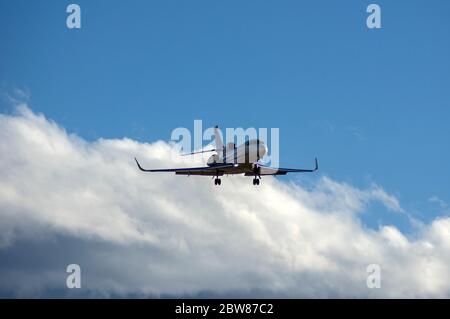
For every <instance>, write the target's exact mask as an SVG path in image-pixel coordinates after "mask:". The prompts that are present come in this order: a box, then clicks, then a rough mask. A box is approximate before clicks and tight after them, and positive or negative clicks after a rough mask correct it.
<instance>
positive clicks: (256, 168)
mask: <svg viewBox="0 0 450 319" xmlns="http://www.w3.org/2000/svg"><path fill="white" fill-rule="evenodd" d="M214 139H215V144H216V148H215V149H212V150H206V151H199V152H193V153H189V154H184V155H193V154H199V153H206V152H215V154H213V155H211V156H210V157H209V159H208V161H207V163H206V165H207V166H204V167H191V168H164V169H144V168H142V166H141V165H140V164H139V162H138V160H137V159H136V158H134V160H135V161H136V164H137V166H138V168H139V169H140V170H141V171H143V172H174V173H175V174H176V175H187V176H190V175H200V176H213V177H215V179H214V185H220V184H221V180H220V178H219V176H223V175H229V174H230V175H233V174H244V176H253V177H254V178H253V185H259V180H260V179H261V176H266V175H286V174H287V173H304V172H315V171H317V170H318V169H319V165H318V163H317V158H316V159H315V164H316V166H315V168H314V169H297V168H275V167H269V166H265V165H262V164H261V163H259V160H260V159H261V158H262V157H263V156H264V155H266V154H267V152H268V149H267V146H266V144H265V143H264V142H263V141H260V140H259V139H254V140H249V141H246V142H245V143H244V144H241V145H240V146H238V147H236V146H235V144H234V143H228V144H227V145H226V146H224V145H223V142H222V136H221V134H220V130H219V127H218V126H216V127H215V128H214Z"/></svg>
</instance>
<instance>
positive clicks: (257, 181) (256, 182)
mask: <svg viewBox="0 0 450 319" xmlns="http://www.w3.org/2000/svg"><path fill="white" fill-rule="evenodd" d="M253 185H259V179H258V178H256V177H255V178H254V179H253Z"/></svg>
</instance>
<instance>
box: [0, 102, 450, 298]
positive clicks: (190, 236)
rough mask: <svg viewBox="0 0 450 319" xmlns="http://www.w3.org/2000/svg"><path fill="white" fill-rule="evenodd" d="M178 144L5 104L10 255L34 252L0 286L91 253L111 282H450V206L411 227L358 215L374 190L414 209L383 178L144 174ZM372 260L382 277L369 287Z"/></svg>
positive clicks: (237, 286)
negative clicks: (356, 183) (92, 133)
mask: <svg viewBox="0 0 450 319" xmlns="http://www.w3.org/2000/svg"><path fill="white" fill-rule="evenodd" d="M171 152H173V150H172V149H171V147H170V146H169V145H168V144H166V143H164V142H155V143H152V144H145V143H138V142H136V141H133V140H130V139H122V140H107V139H100V140H98V141H95V142H87V141H85V140H83V139H81V138H79V137H77V136H75V135H71V134H68V133H67V132H65V131H64V130H63V129H62V128H61V127H59V126H58V125H57V124H56V123H54V122H51V121H49V120H47V119H46V118H45V117H44V116H43V115H36V114H34V113H33V112H31V111H30V110H29V109H28V108H27V107H26V106H25V105H23V106H21V107H20V108H19V114H18V115H16V116H12V115H0V154H1V156H0V247H1V248H0V256H2V254H3V256H14V261H17V260H22V261H23V259H24V258H25V259H26V263H23V264H19V263H18V262H17V264H14V263H12V262H9V263H6V262H3V261H2V262H1V264H0V267H1V268H0V269H1V273H0V291H3V292H4V293H5V291H6V292H8V291H10V293H13V294H14V293H17V294H20V295H25V296H28V295H30V294H31V295H33V294H39V293H43V292H44V291H45V290H51V289H57V288H58V287H59V288H61V287H60V286H59V285H64V284H65V278H62V279H61V280H58V278H59V277H58V276H60V275H59V273H58V272H61V273H62V274H63V275H64V270H65V268H64V266H61V265H60V264H59V263H66V264H69V263H80V265H81V266H82V269H84V270H83V276H85V277H86V278H87V279H86V280H85V284H84V286H83V287H85V289H89V291H97V292H99V293H101V294H106V295H108V294H112V293H116V294H125V295H126V294H130V293H143V294H156V295H161V294H172V295H179V294H194V295H195V294H197V293H200V292H203V291H209V292H212V293H216V294H231V295H233V294H237V293H239V294H244V295H245V294H246V293H247V294H250V295H251V294H253V293H255V291H259V292H262V293H263V294H266V295H278V296H292V297H327V296H333V297H353V296H354V297H428V296H430V297H446V296H447V297H448V296H449V292H450V289H449V287H450V281H449V274H450V271H449V269H448V267H447V265H448V263H449V262H450V250H449V247H450V235H449V234H450V219H449V218H444V217H442V218H438V219H436V220H434V221H433V222H432V223H431V224H430V225H425V226H424V227H423V228H421V229H420V230H419V231H418V233H417V234H415V237H414V239H411V238H407V237H406V236H405V235H404V234H402V233H401V232H400V231H399V230H398V229H397V228H395V227H394V226H392V225H386V226H382V227H380V229H379V230H377V231H375V230H371V229H367V228H366V227H364V226H363V225H362V223H361V222H360V220H359V217H358V214H359V213H360V212H363V211H365V210H367V209H368V207H370V203H371V202H374V201H375V202H380V203H382V204H383V205H385V206H386V207H387V208H388V209H389V210H392V211H396V212H403V209H402V208H401V206H400V203H399V201H398V200H397V199H396V198H395V197H394V196H392V195H390V194H388V193H386V192H385V191H384V190H383V188H382V187H380V186H378V185H375V184H374V185H372V186H371V187H369V188H368V189H364V190H361V189H357V188H355V187H352V186H350V185H348V184H345V183H339V182H336V181H333V180H331V179H330V178H327V177H323V178H320V179H319V180H318V182H317V184H316V185H315V187H313V189H311V190H310V189H306V188H304V187H301V186H299V185H295V184H292V183H291V184H287V183H283V182H280V181H278V180H276V179H275V178H270V177H266V178H264V179H263V183H262V185H260V186H258V187H254V186H253V185H252V184H251V181H250V180H249V179H248V178H245V177H240V176H235V177H232V178H228V179H227V178H225V179H224V181H223V182H222V186H220V187H217V186H214V185H213V183H212V182H211V181H210V180H208V178H202V177H189V178H187V177H179V176H174V175H171V174H144V173H141V172H139V171H138V170H137V169H136V167H135V163H134V161H133V157H134V156H137V157H138V158H139V159H141V161H142V162H143V164H144V163H145V165H146V166H148V167H165V166H172V165H174V163H172V162H167V160H166V159H171V158H173V156H170V155H171ZM61 238H64V239H61ZM30 247H35V248H33V249H32V251H33V253H30V249H31V248H30ZM52 249H53V250H52ZM21 254H23V255H25V256H23V258H22V259H21V258H19V257H17V256H18V255H20V256H22V255H21ZM36 254H37V256H39V257H37V256H36ZM33 256H34V257H33ZM53 259H57V262H55V263H52V262H50V260H53ZM74 259H77V260H74ZM43 260H45V266H42V267H41V268H42V269H41V268H40V267H37V266H35V267H33V266H32V265H38V264H39V265H40V264H41V263H44V261H43ZM78 260H79V261H78ZM372 263H376V264H379V265H380V266H381V269H382V288H381V289H368V288H367V287H366V276H367V273H366V267H367V265H369V264H372ZM24 264H27V265H28V268H27V267H26V266H25V265H24ZM30 265H31V266H30ZM83 265H84V266H83ZM60 266H61V267H60ZM58 267H60V268H58ZM83 267H84V268H83ZM86 268H87V269H86ZM83 278H84V277H83Z"/></svg>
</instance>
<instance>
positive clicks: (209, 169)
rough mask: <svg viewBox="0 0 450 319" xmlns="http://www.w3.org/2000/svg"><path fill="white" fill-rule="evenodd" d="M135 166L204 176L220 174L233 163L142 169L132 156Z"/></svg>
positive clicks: (156, 170)
mask: <svg viewBox="0 0 450 319" xmlns="http://www.w3.org/2000/svg"><path fill="white" fill-rule="evenodd" d="M134 160H135V161H136V164H137V166H138V167H139V169H140V170H141V171H143V172H174V173H175V174H177V175H206V176H222V175H223V174H224V173H226V170H227V169H230V168H233V167H235V164H233V163H226V164H217V165H214V166H204V167H188V168H163V169H144V168H142V166H141V165H140V164H139V162H138V160H137V159H136V158H134Z"/></svg>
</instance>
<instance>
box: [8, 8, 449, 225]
mask: <svg viewBox="0 0 450 319" xmlns="http://www.w3.org/2000/svg"><path fill="white" fill-rule="evenodd" d="M69 3H70V2H65V1H34V2H30V1H7V2H6V1H3V2H2V3H1V4H0V39H1V41H2V45H1V50H0V89H1V91H2V93H5V94H9V93H11V92H13V90H14V89H15V88H20V89H22V90H25V91H27V92H29V94H30V101H29V102H30V106H31V107H32V109H33V110H34V111H37V112H42V113H44V114H45V115H46V116H47V117H49V118H52V119H53V120H55V121H56V122H57V123H59V124H61V125H62V126H64V127H65V128H66V129H67V130H68V131H69V132H75V133H77V134H78V135H80V136H82V137H83V138H86V139H88V140H95V139H97V138H100V137H106V138H122V137H130V138H133V139H137V140H139V141H148V142H153V141H155V140H158V139H162V140H168V139H169V138H170V133H171V131H172V129H174V128H176V127H180V126H183V127H187V128H193V121H194V119H202V120H203V123H204V125H205V126H212V125H215V124H219V125H220V126H221V127H269V128H270V127H279V128H280V142H281V149H280V158H281V165H282V166H286V167H305V166H306V167H308V166H311V165H312V160H313V158H314V156H317V157H318V158H319V160H320V165H321V172H320V173H321V174H325V175H328V176H330V177H332V178H333V179H336V180H339V181H346V182H348V183H350V184H352V185H356V186H358V187H366V186H367V185H370V183H371V182H375V183H377V184H379V185H381V186H383V187H384V188H385V189H386V190H387V191H389V192H390V193H393V194H395V195H396V196H397V197H398V198H399V199H400V200H401V204H402V206H403V207H404V208H405V209H406V210H407V211H408V212H410V213H411V214H413V215H414V216H416V217H419V218H420V219H422V220H424V221H430V220H431V219H433V218H434V217H436V216H437V215H439V214H442V210H441V209H439V207H438V205H437V204H436V203H431V202H429V198H430V197H432V196H437V197H438V198H440V199H441V200H443V201H445V202H447V203H448V202H450V190H449V187H448V186H449V182H448V181H449V180H450V170H449V165H448V163H449V159H450V148H449V147H448V140H449V137H450V128H449V125H448V120H449V119H450V105H449V103H450V89H449V84H450V58H449V57H450V20H449V19H448V12H449V10H450V3H449V2H448V1H431V2H430V1H395V2H394V1H376V3H378V4H379V5H380V6H381V9H382V29H381V30H369V29H368V28H367V27H366V24H365V21H366V18H367V15H368V14H367V13H366V7H367V5H368V4H369V3H371V2H369V1H345V2H342V1H341V2H338V1H314V2H312V1H309V2H300V1H281V2H280V1H276V2H275V1H269V2H263V3H262V2H261V1H245V2H244V1H226V2H224V1H189V2H186V1H184V2H182V1H130V2H126V1H120V2H119V1H76V3H78V4H79V5H80V6H81V10H82V29H81V30H69V29H67V28H66V25H65V21H66V17H67V13H66V12H65V9H66V6H67V5H68V4H69ZM1 109H2V111H3V112H10V111H11V110H10V107H9V105H8V104H7V103H6V102H4V101H2V105H1ZM290 178H292V179H294V180H297V179H299V178H300V179H302V180H308V179H311V178H312V179H314V178H316V177H311V176H305V175H302V176H300V177H299V176H293V177H292V176H291V177H287V178H285V179H290ZM365 218H366V222H367V223H368V224H370V225H375V224H377V223H378V221H380V220H382V221H383V222H395V223H396V224H398V225H399V226H400V227H401V228H402V227H403V228H404V227H406V225H407V221H406V218H404V217H403V216H398V215H397V216H395V215H393V214H392V213H387V212H386V214H385V215H381V216H378V215H377V216H370V215H369V216H366V217H365Z"/></svg>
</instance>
